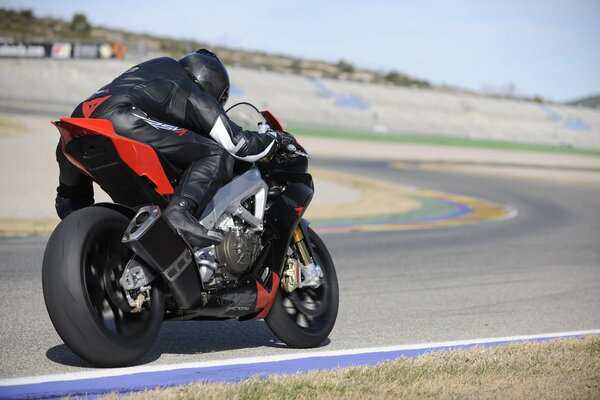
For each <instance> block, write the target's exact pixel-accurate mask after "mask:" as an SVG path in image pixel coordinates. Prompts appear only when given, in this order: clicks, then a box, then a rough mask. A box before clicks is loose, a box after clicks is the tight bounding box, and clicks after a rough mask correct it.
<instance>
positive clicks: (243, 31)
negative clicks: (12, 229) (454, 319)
mask: <svg viewBox="0 0 600 400" xmlns="http://www.w3.org/2000/svg"><path fill="white" fill-rule="evenodd" d="M0 7H5V8H17V9H32V10H33V11H34V14H35V15H38V16H43V15H48V16H54V17H61V18H64V19H67V20H70V18H71V17H72V15H73V14H74V13H77V12H80V13H84V14H85V15H86V16H87V17H88V20H89V21H90V22H91V23H92V24H94V25H104V26H108V27H113V28H121V29H126V30H130V31H134V32H146V33H152V34H155V35H164V36H169V37H174V38H187V39H195V40H198V41H202V42H206V43H209V44H211V45H219V46H227V47H232V48H243V49H248V50H259V51H265V52H269V53H277V54H285V55H290V56H298V57H305V58H310V59H316V60H323V61H331V62H337V61H339V60H341V59H343V60H346V61H348V62H351V63H352V64H354V65H355V66H357V67H360V68H368V69H373V70H377V71H382V72H386V71H391V70H397V71H399V72H402V73H405V74H408V75H410V76H413V77H416V78H420V79H426V80H428V81H430V82H432V83H434V84H438V85H442V84H445V85H450V86H455V87H461V88H466V89H471V90H476V91H482V90H484V91H487V92H506V91H508V90H511V89H510V88H512V90H514V92H515V94H517V95H521V96H536V95H539V96H542V97H544V98H546V99H549V100H554V101H568V100H573V99H578V98H581V97H585V96H588V95H596V94H600V0H570V1H567V0H502V1H499V0H445V1H442V0H413V1H405V0H395V1H394V0H388V1H383V0H369V1H364V0H363V1H355V0H345V1H343V0H328V1H323V0H321V1H313V0H288V1H283V0H252V1H247V0H217V1H214V0H213V1H203V0H196V1H194V0H174V1H168V2H167V1H164V0H143V1H141V0H121V1H114V0H103V1H81V0H77V1H67V0H53V1H39V0H38V1H36V0H0Z"/></svg>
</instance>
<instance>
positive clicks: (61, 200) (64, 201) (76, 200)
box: [54, 196, 94, 219]
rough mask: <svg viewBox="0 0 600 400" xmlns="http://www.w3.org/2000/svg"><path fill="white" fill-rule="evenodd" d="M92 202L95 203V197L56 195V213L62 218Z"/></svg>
mask: <svg viewBox="0 0 600 400" xmlns="http://www.w3.org/2000/svg"><path fill="white" fill-rule="evenodd" d="M92 204H94V198H93V197H72V198H65V197H61V196H56V201H55V203H54V207H55V208H56V214H58V217H59V218H60V219H65V217H66V216H67V215H69V214H71V213H72V212H73V211H77V210H79V209H80V208H84V207H89V206H91V205H92Z"/></svg>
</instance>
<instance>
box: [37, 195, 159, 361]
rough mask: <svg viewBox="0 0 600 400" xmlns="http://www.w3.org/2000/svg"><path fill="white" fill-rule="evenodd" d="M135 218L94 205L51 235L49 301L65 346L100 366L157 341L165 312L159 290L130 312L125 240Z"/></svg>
mask: <svg viewBox="0 0 600 400" xmlns="http://www.w3.org/2000/svg"><path fill="white" fill-rule="evenodd" d="M128 223H129V220H128V219H127V217H125V216H123V215H122V214H120V213H118V212H117V211H114V210H111V209H107V208H103V207H90V208H84V209H81V210H78V211H76V212H74V213H73V214H71V215H69V216H68V217H67V218H65V219H64V220H63V221H62V222H61V223H60V224H59V225H58V227H57V228H56V229H55V231H54V232H53V233H52V235H51V236H50V239H49V241H48V244H47V245H46V251H45V252H44V261H43V266H42V284H43V290H44V300H45V302H46V308H47V310H48V314H49V315H50V319H51V320H52V323H53V325H54V327H55V329H56V331H57V332H58V334H59V335H60V337H61V338H62V340H63V341H64V342H65V344H66V345H67V346H68V347H69V348H70V349H71V350H72V351H73V352H74V353H75V354H77V355H78V356H79V357H81V358H82V359H84V360H85V361H87V362H89V363H91V364H93V365H95V366H98V367H120V366H124V365H129V364H131V363H133V362H134V361H136V360H137V359H138V358H140V357H141V356H142V355H143V354H144V353H145V352H146V351H147V350H148V348H149V347H150V346H151V345H152V343H153V342H154V340H155V339H156V336H157V335H158V331H159V329H160V326H161V323H162V319H163V313H164V295H163V293H162V292H161V291H160V290H158V289H157V288H153V289H152V290H151V293H150V301H149V302H148V303H146V304H145V305H144V308H143V310H142V311H141V312H140V313H136V314H132V313H129V312H128V304H127V301H126V300H125V298H124V295H123V292H122V290H121V287H120V285H119V283H118V280H119V279H120V277H121V275H122V273H123V269H124V268H125V265H126V264H127V262H128V261H129V259H130V258H131V256H132V255H133V253H132V252H131V250H130V249H129V248H128V247H127V246H125V245H124V244H122V243H121V237H122V236H123V233H124V232H125V229H126V228H127V225H128Z"/></svg>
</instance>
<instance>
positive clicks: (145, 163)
mask: <svg viewBox="0 0 600 400" xmlns="http://www.w3.org/2000/svg"><path fill="white" fill-rule="evenodd" d="M53 124H54V125H56V127H57V128H58V130H59V131H60V136H61V143H62V148H63V153H64V152H65V146H66V145H67V143H69V142H70V141H71V140H73V139H74V138H77V137H80V136H85V135H90V134H92V135H102V136H105V137H107V138H109V139H110V140H112V142H113V144H114V145H115V148H116V149H117V152H118V153H119V156H120V157H121V159H122V160H123V161H124V162H125V164H127V165H128V166H129V168H131V169H132V170H133V171H134V172H135V173H137V174H138V175H139V176H145V177H146V178H148V179H149V180H150V181H152V182H153V183H154V184H155V185H156V191H157V192H158V193H159V194H161V195H164V194H173V192H174V190H173V187H172V186H171V183H170V182H169V179H167V176H166V175H165V172H164V170H163V168H162V165H161V164H160V160H159V159H158V156H157V155H156V152H155V151H154V149H153V148H152V147H150V146H148V145H147V144H145V143H141V142H136V141H135V140H131V139H128V138H126V137H123V136H119V135H118V134H117V133H116V132H115V130H114V128H113V125H112V123H111V122H110V121H108V120H106V119H88V118H61V119H60V121H57V122H53ZM65 156H67V158H68V159H69V161H71V162H73V164H74V165H75V166H77V167H78V168H79V169H81V170H82V171H83V172H85V173H86V174H88V175H89V172H87V170H86V169H85V167H83V166H82V165H80V164H79V163H77V161H75V160H74V159H73V158H72V157H70V156H69V154H67V153H65Z"/></svg>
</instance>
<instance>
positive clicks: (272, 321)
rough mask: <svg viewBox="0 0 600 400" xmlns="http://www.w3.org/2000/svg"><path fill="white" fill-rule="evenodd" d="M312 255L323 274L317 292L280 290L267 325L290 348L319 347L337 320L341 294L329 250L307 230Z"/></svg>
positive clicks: (311, 289) (315, 235)
mask: <svg viewBox="0 0 600 400" xmlns="http://www.w3.org/2000/svg"><path fill="white" fill-rule="evenodd" d="M308 232H309V237H310V242H311V245H312V251H313V255H314V256H315V258H316V260H315V261H316V262H317V263H318V264H319V265H320V266H321V270H322V272H323V278H322V284H321V286H319V287H318V288H316V289H313V288H297V289H296V290H294V291H293V292H291V293H287V292H285V291H284V290H283V289H281V288H279V290H278V292H277V296H276V297H275V301H274V302H273V306H272V308H271V311H270V312H269V315H268V316H267V317H266V318H265V322H266V323H267V326H268V327H269V328H270V329H271V331H272V332H273V333H274V334H275V336H277V337H278V338H279V339H280V340H281V341H282V342H283V343H285V344H287V345H288V346H290V347H296V348H310V347H317V346H319V345H320V344H321V343H323V342H324V341H325V339H327V337H328V336H329V333H330V332H331V330H332V329H333V326H334V324H335V320H336V318H337V312H338V303H339V292H338V282H337V275H336V272H335V266H334V265H333V260H332V259H331V256H330V255H329V251H328V250H327V247H325V244H324V243H323V241H322V240H321V238H319V236H318V235H317V234H316V233H315V232H314V231H313V230H312V229H310V228H308Z"/></svg>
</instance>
